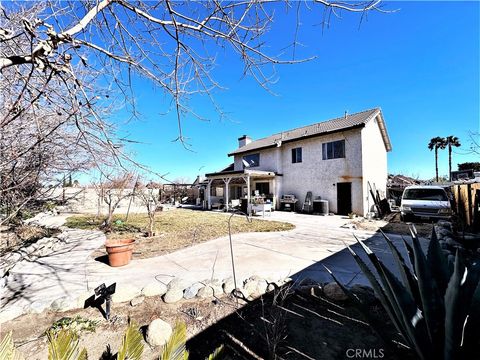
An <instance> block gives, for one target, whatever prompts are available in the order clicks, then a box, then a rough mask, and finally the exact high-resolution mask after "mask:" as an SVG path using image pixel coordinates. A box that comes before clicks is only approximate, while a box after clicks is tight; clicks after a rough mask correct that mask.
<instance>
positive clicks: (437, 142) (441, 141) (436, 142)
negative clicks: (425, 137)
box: [428, 136, 447, 181]
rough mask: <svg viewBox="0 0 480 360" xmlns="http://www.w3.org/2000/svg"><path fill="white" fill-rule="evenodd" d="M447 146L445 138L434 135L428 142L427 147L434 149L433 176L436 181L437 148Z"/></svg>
mask: <svg viewBox="0 0 480 360" xmlns="http://www.w3.org/2000/svg"><path fill="white" fill-rule="evenodd" d="M446 147H447V140H446V139H445V138H442V137H439V136H436V137H434V138H432V139H430V142H429V143H428V148H429V149H430V151H431V150H435V178H436V181H438V149H445V148H446Z"/></svg>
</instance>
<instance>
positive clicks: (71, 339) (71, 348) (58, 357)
mask: <svg viewBox="0 0 480 360" xmlns="http://www.w3.org/2000/svg"><path fill="white" fill-rule="evenodd" d="M47 338H48V360H87V350H86V349H80V346H79V343H78V335H77V333H76V332H74V331H72V330H68V329H65V330H60V331H59V332H58V333H57V334H54V333H53V332H48V333H47Z"/></svg>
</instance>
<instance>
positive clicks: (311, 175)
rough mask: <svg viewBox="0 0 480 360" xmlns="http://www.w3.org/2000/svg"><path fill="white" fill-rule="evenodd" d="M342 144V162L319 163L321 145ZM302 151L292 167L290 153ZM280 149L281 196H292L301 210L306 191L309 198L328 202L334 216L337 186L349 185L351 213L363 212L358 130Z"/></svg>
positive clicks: (309, 140)
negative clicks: (297, 200)
mask: <svg viewBox="0 0 480 360" xmlns="http://www.w3.org/2000/svg"><path fill="white" fill-rule="evenodd" d="M343 139H344V140H345V158H341V159H329V160H322V143H325V142H330V141H336V140H343ZM296 147H302V162H301V163H292V156H291V151H292V149H293V148H296ZM282 148H283V162H282V164H283V177H282V191H283V194H294V195H295V196H296V197H297V198H298V199H299V200H300V201H299V206H302V204H303V202H304V200H305V195H306V194H307V191H311V192H312V195H313V197H314V198H315V197H316V196H321V198H322V199H324V200H328V203H329V208H330V211H331V212H337V183H339V182H351V183H352V211H354V212H355V213H362V212H363V204H362V197H363V196H362V195H363V193H362V166H361V164H362V157H361V136H360V131H359V130H349V131H345V132H341V133H336V134H332V135H326V136H321V137H316V138H311V139H306V140H302V141H296V142H292V143H287V144H284V145H283V146H282Z"/></svg>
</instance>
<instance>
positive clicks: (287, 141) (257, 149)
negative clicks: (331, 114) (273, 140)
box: [228, 124, 365, 156]
mask: <svg viewBox="0 0 480 360" xmlns="http://www.w3.org/2000/svg"><path fill="white" fill-rule="evenodd" d="M363 127H365V124H358V125H354V126H349V127H346V128H343V129H338V130H332V131H326V132H322V133H319V134H312V135H306V136H302V137H298V138H295V139H289V140H283V141H282V144H285V143H292V142H295V141H302V140H305V139H311V138H316V137H320V136H326V135H331V134H336V133H341V132H344V131H348V130H355V129H360V128H363ZM280 146H281V145H280ZM276 147H278V146H277V144H271V145H266V146H260V147H256V148H253V149H248V150H245V151H234V152H231V153H229V154H228V156H235V155H241V154H246V153H249V152H254V151H259V150H265V149H271V148H276ZM239 150H240V149H239Z"/></svg>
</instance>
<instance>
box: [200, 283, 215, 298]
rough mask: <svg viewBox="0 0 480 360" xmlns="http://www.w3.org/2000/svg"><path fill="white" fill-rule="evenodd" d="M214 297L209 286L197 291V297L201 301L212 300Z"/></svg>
mask: <svg viewBox="0 0 480 360" xmlns="http://www.w3.org/2000/svg"><path fill="white" fill-rule="evenodd" d="M213 295H214V292H213V288H212V287H211V286H208V285H207V286H204V287H202V288H200V289H199V290H198V293H197V296H198V297H199V298H202V299H209V298H212V297H213Z"/></svg>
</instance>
